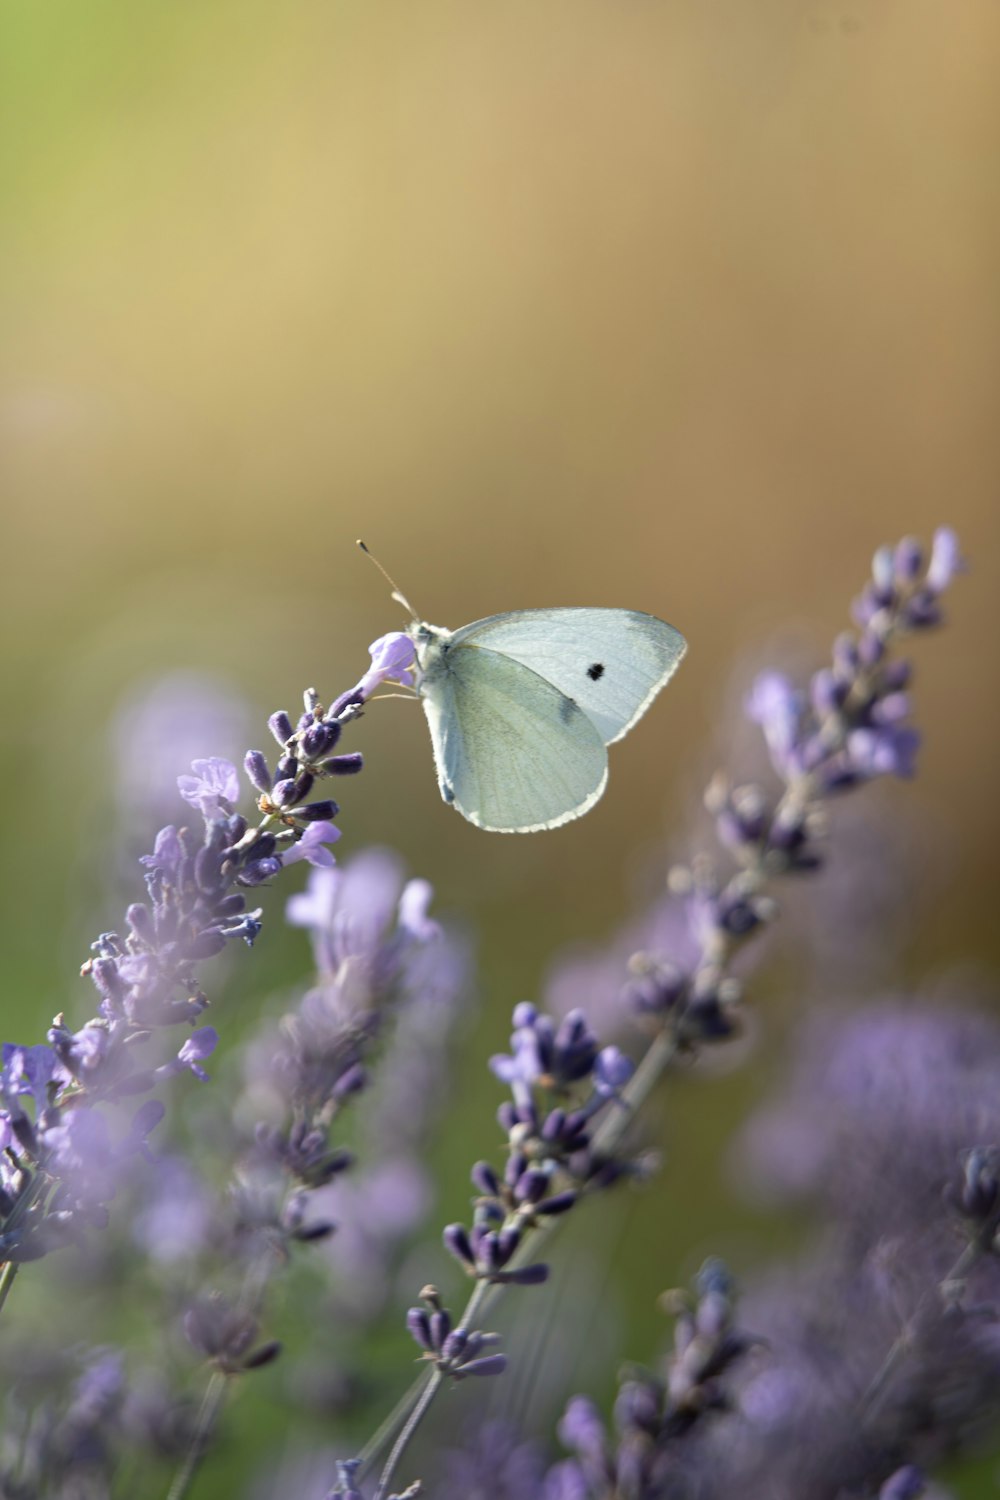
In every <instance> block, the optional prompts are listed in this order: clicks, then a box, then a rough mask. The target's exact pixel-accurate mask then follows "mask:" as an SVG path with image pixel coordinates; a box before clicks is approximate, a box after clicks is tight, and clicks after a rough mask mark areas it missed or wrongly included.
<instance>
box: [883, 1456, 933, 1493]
mask: <svg viewBox="0 0 1000 1500" xmlns="http://www.w3.org/2000/svg"><path fill="white" fill-rule="evenodd" d="M926 1491H927V1481H926V1480H925V1478H924V1476H923V1474H922V1473H921V1472H920V1470H919V1469H918V1468H915V1467H914V1465H913V1464H906V1465H905V1466H904V1467H903V1468H902V1469H897V1470H896V1472H895V1474H891V1475H890V1476H889V1478H888V1479H887V1480H886V1482H885V1484H884V1485H883V1486H882V1488H881V1489H880V1490H879V1492H878V1500H920V1496H921V1495H923V1494H925V1493H926Z"/></svg>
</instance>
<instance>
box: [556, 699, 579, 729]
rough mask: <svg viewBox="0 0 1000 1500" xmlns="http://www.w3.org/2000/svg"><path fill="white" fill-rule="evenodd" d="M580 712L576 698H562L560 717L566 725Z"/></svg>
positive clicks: (560, 701)
mask: <svg viewBox="0 0 1000 1500" xmlns="http://www.w3.org/2000/svg"><path fill="white" fill-rule="evenodd" d="M577 712H578V709H577V706H576V699H575V698H560V700H559V717H560V719H562V721H563V723H564V724H568V723H569V721H570V719H572V717H573V715H574V714H575V713H577Z"/></svg>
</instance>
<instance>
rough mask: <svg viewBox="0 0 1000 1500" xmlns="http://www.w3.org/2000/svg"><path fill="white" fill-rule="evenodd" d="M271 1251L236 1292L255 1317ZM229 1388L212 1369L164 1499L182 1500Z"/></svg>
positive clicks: (225, 1379) (248, 1271) (253, 1264)
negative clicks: (238, 1292) (185, 1449)
mask: <svg viewBox="0 0 1000 1500" xmlns="http://www.w3.org/2000/svg"><path fill="white" fill-rule="evenodd" d="M274 1259H275V1256H274V1251H273V1249H272V1248H270V1247H268V1248H266V1249H265V1250H264V1251H263V1253H262V1254H260V1255H258V1256H257V1258H256V1259H255V1260H253V1261H251V1262H250V1264H249V1265H248V1266H247V1268H246V1271H245V1272H244V1276H243V1286H242V1289H241V1291H240V1297H239V1305H240V1307H241V1308H242V1309H243V1310H244V1311H246V1312H248V1313H249V1314H250V1315H251V1316H252V1317H254V1318H256V1317H258V1316H259V1314H260V1310H261V1307H262V1306H263V1302H264V1296H265V1293H266V1291H267V1287H268V1283H269V1280H270V1273H271V1269H272V1268H273V1264H274ZM228 1388H229V1377H228V1375H226V1374H224V1373H223V1372H222V1371H221V1370H213V1371H212V1374H211V1375H210V1376H209V1379H208V1383H207V1385H206V1386H205V1392H204V1395H203V1396H202V1398H201V1406H200V1407H199V1408H198V1420H197V1422H196V1423H195V1429H194V1432H193V1433H192V1435H191V1442H190V1443H189V1445H188V1450H187V1452H186V1453H185V1455H184V1460H183V1462H182V1464H181V1466H180V1468H179V1469H178V1470H177V1473H176V1474H175V1475H174V1478H173V1483H172V1484H171V1486H170V1489H169V1491H168V1492H167V1500H182V1497H183V1496H184V1495H186V1494H187V1492H188V1490H189V1489H190V1487H191V1482H192V1480H193V1479H194V1476H195V1474H196V1473H197V1472H198V1469H199V1467H200V1465H201V1461H202V1459H203V1458H204V1457H205V1454H206V1453H207V1451H208V1443H209V1438H210V1437H211V1435H212V1429H213V1428H214V1427H215V1423H216V1420H217V1419H218V1416H219V1412H220V1411H221V1410H222V1403H223V1401H224V1400H225V1398H226V1392H227V1390H228Z"/></svg>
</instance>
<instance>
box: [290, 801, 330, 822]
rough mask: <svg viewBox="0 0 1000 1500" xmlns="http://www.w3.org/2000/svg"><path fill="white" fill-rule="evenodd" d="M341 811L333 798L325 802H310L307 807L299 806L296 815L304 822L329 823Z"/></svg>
mask: <svg viewBox="0 0 1000 1500" xmlns="http://www.w3.org/2000/svg"><path fill="white" fill-rule="evenodd" d="M339 812H340V807H339V806H338V804H337V803H336V802H334V801H333V800H332V798H328V799H327V800H326V801H325V802H308V803H307V804H306V806H305V807H297V808H296V809H295V816H296V817H297V818H300V819H301V820H302V822H304V823H329V822H331V821H332V820H333V819H334V818H335V817H336V816H337V814H338V813H339Z"/></svg>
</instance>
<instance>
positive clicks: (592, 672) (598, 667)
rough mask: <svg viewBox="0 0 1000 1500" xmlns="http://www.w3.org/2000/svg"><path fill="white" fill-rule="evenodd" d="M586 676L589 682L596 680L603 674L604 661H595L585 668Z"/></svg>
mask: <svg viewBox="0 0 1000 1500" xmlns="http://www.w3.org/2000/svg"><path fill="white" fill-rule="evenodd" d="M587 676H588V677H589V678H590V680H591V682H597V681H598V680H599V679H600V678H601V677H603V676H604V663H603V662H602V661H595V662H594V663H593V665H592V666H589V667H588V668H587Z"/></svg>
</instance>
